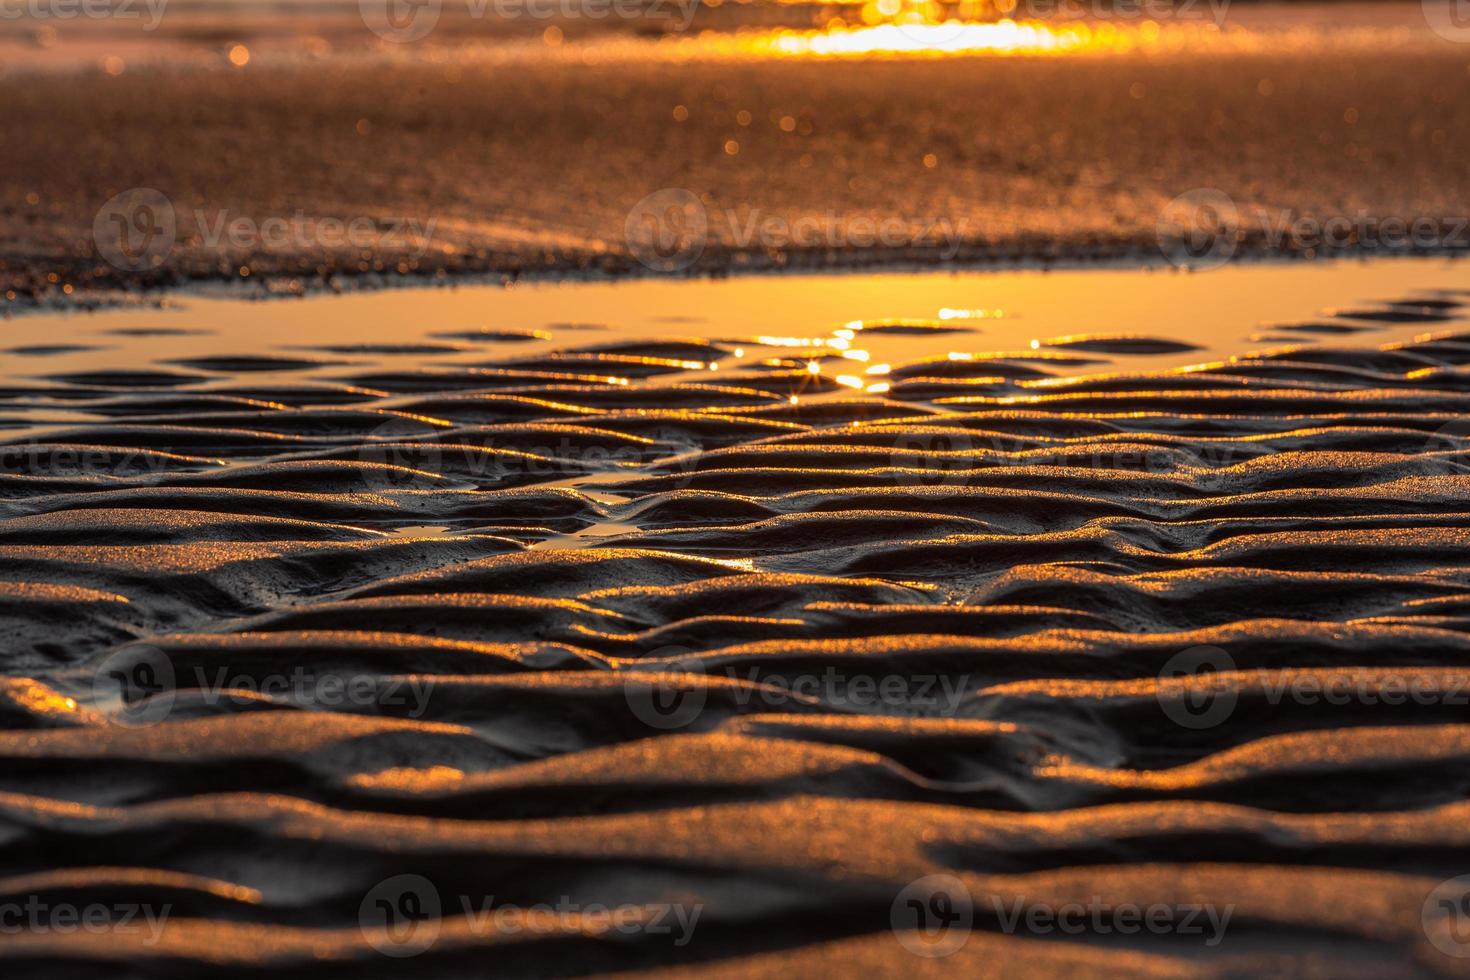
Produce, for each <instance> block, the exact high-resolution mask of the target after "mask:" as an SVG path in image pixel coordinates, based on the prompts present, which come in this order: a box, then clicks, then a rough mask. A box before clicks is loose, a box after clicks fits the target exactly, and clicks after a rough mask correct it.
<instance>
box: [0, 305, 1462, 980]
mask: <svg viewBox="0 0 1470 980" xmlns="http://www.w3.org/2000/svg"><path fill="white" fill-rule="evenodd" d="M1427 302H1428V301H1423V300H1415V301H1413V302H1412V303H1408V302H1387V303H1384V304H1383V305H1382V306H1381V308H1380V307H1375V306H1373V305H1371V304H1365V305H1363V306H1361V307H1354V308H1352V309H1344V310H1342V311H1338V312H1336V313H1335V314H1331V315H1329V316H1327V317H1324V320H1326V319H1331V320H1332V322H1322V323H1316V322H1311V323H1301V324H1288V325H1282V326H1277V327H1272V328H1270V329H1271V331H1273V332H1274V333H1275V334H1277V335H1291V336H1292V338H1293V339H1292V340H1291V341H1290V343H1289V344H1287V345H1286V346H1282V347H1277V348H1270V349H1264V350H1261V351H1258V352H1255V353H1250V354H1244V355H1242V356H1240V357H1237V358H1234V359H1231V360H1228V361H1220V362H1215V363H1207V364H1200V365H1195V366H1190V367H1182V368H1177V369H1172V370H1162V369H1160V370H1154V371H1148V370H1133V369H1130V370H1128V371H1118V372H1114V373H1105V372H1106V368H1107V364H1108V363H1109V361H1108V358H1109V356H1110V355H1114V354H1121V355H1127V356H1135V357H1136V356H1148V355H1154V356H1174V357H1177V356H1178V355H1180V354H1183V353H1187V352H1189V351H1193V350H1196V349H1197V348H1195V347H1193V346H1192V345H1190V344H1188V343H1186V342H1185V341H1184V340H1183V339H1173V338H1166V337H1154V336H1142V335H1121V334H1110V335H1096V336H1088V335H1076V336H1057V337H1054V338H1052V339H1051V340H1049V341H1045V342H1044V343H1043V344H1041V346H1042V347H1044V348H1045V349H1043V350H1033V351H1025V352H1010V353H1007V352H1005V351H1000V352H995V351H991V352H987V351H983V350H975V351H970V352H965V356H962V357H955V356H952V357H947V358H937V359H936V358H932V357H924V358H919V359H916V360H915V361H913V362H912V363H909V364H894V365H893V366H892V371H891V374H889V375H886V376H885V377H886V378H887V380H885V381H884V382H883V383H882V384H881V385H876V386H874V387H872V388H870V389H869V390H867V391H855V390H852V389H853V385H852V384H850V383H848V382H842V383H838V382H836V381H835V380H834V378H835V377H836V372H835V371H834V370H830V369H829V367H830V366H829V365H828V364H827V363H826V361H825V360H824V358H830V355H831V353H832V352H831V351H826V352H823V351H819V350H811V351H807V350H800V349H796V350H789V349H788V350H782V351H781V352H780V355H779V356H773V357H771V358H770V359H768V360H766V361H764V362H759V363H746V364H743V365H740V366H738V367H737V368H736V369H733V370H723V371H717V370H714V369H713V367H712V365H713V362H714V361H715V360H716V359H718V358H719V357H720V356H724V355H725V353H726V352H728V351H733V350H735V349H736V348H737V346H738V345H739V343H740V341H736V340H701V339H690V338H670V339H663V340H652V341H647V342H642V341H625V340H616V341H609V342H608V343H605V344H600V345H598V344H593V343H589V342H587V335H582V337H581V338H580V343H579V340H578V335H576V334H574V333H569V334H568V335H567V336H569V337H571V338H572V339H571V340H570V341H568V347H567V349H565V350H562V351H557V352H553V353H536V354H534V355H532V356H526V355H524V354H518V353H515V352H514V351H513V350H511V349H510V348H500V347H496V346H494V345H496V344H502V343H507V342H510V341H520V340H529V339H532V338H531V337H530V336H529V335H526V334H524V333H523V332H519V331H514V330H507V331H496V330H486V331H479V332H471V333H469V334H465V333H462V332H460V333H453V334H450V333H444V332H440V333H439V334H430V333H428V332H426V333H425V338H423V339H425V341H426V342H425V343H422V344H420V343H415V342H414V338H409V339H408V340H406V341H405V342H404V343H402V344H398V345H393V346H392V348H391V349H388V348H386V347H383V346H381V345H378V346H374V345H351V344H344V345H332V346H326V347H317V348H309V347H307V346H306V345H300V346H298V347H297V348H295V349H296V350H298V351H305V350H312V349H314V350H318V351H322V352H324V353H327V354H330V355H333V356H340V357H341V358H345V359H346V360H347V361H352V360H353V359H354V358H357V357H360V356H365V355H373V354H390V355H392V356H394V357H404V356H415V357H417V356H427V357H432V356H433V355H437V354H441V353H444V352H446V351H447V352H450V353H457V352H460V351H461V350H462V349H463V346H462V344H460V343H459V342H464V344H470V343H479V344H483V345H484V356H485V357H486V360H485V361H483V362H481V363H476V364H474V365H464V364H459V365H454V366H452V367H446V366H444V365H438V366H434V365H432V364H426V363H419V365H418V366H417V367H409V366H404V362H402V361H397V362H394V366H393V367H392V368H386V367H381V366H377V367H373V368H371V369H369V368H366V367H364V366H363V364H365V363H367V362H354V363H350V364H348V363H344V362H343V361H341V360H338V361H332V360H326V359H322V360H318V359H316V358H314V357H309V356H289V354H288V353H284V352H283V353H280V354H276V353H269V352H257V353H256V354H255V355H251V356H246V355H236V354H229V355H228V356H212V357H192V358H181V359H178V360H176V361H175V362H174V363H173V366H170V365H169V364H168V363H166V362H159V363H157V364H155V365H154V366H152V367H150V368H147V369H144V368H129V369H123V368H118V369H115V370H109V371H85V372H68V371H58V372H56V373H55V374H52V375H45V374H44V372H38V373H36V374H34V375H33V376H32V377H30V378H29V379H28V380H26V381H25V383H24V384H18V385H17V386H16V387H14V388H6V389H4V390H3V391H0V415H9V414H10V413H12V412H16V413H19V412H22V411H23V410H24V411H32V410H34V411H35V412H36V413H38V414H37V415H36V416H34V417H27V419H26V420H25V421H23V422H17V423H16V424H15V425H14V426H13V428H16V429H21V430H24V431H23V433H21V434H19V435H16V434H12V435H13V436H14V438H12V440H11V443H10V444H9V445H7V446H5V447H3V450H4V454H5V455H4V460H5V465H4V467H3V469H0V560H3V562H4V565H3V567H4V570H5V574H4V575H3V576H0V578H3V581H0V637H3V638H4V651H5V653H4V655H5V662H4V666H5V672H4V673H5V676H4V677H3V678H0V855H3V864H0V868H3V873H0V907H4V903H5V902H7V901H9V902H20V903H22V905H23V904H24V903H26V902H31V903H32V904H33V905H34V904H36V903H40V904H42V905H43V906H46V907H53V906H56V905H58V904H64V903H72V904H77V905H86V904H89V903H101V904H105V905H107V906H109V907H112V906H113V905H116V904H117V903H132V904H133V905H138V904H141V905H142V906H143V907H145V908H150V909H167V913H166V915H165V916H164V919H166V921H160V922H159V923H157V929H156V931H150V929H149V928H148V927H146V925H140V926H139V928H137V929H133V930H122V929H116V930H111V931H106V932H86V931H81V932H75V933H72V934H67V935H61V934H58V933H56V932H54V931H52V932H48V931H46V930H34V929H31V930H26V931H24V932H23V933H22V934H20V935H13V936H7V937H6V940H5V941H4V942H3V943H0V970H4V971H6V972H7V973H9V972H10V971H14V975H17V976H22V975H43V974H44V975H48V976H119V975H139V976H144V975H146V976H206V975H211V974H217V973H220V972H223V973H227V974H230V975H237V974H238V975H255V974H265V973H270V974H271V975H279V976H301V977H308V976H310V977H324V976H342V977H348V976H352V977H363V976H370V977H385V978H386V977H403V976H420V975H424V976H429V975H432V976H465V977H471V976H483V975H485V973H486V970H487V964H492V965H493V971H494V972H495V973H496V974H497V975H501V974H503V975H526V976H532V975H537V976H541V975H575V974H595V973H615V972H622V971H639V972H646V973H650V974H652V975H655V976H661V975H665V974H668V975H674V974H678V975H693V974H695V973H698V974H700V975H704V974H711V975H715V976H732V977H734V976H766V975H771V976H777V975H780V976H790V975H801V974H803V973H805V972H808V971H815V970H816V969H824V970H831V969H833V968H834V967H835V968H836V969H838V970H843V971H847V972H850V973H852V974H853V975H875V974H891V975H909V974H914V975H941V974H942V975H946V976H953V975H955V973H956V971H964V972H973V973H980V974H985V975H1010V974H1011V973H1014V974H1016V975H1018V976H1021V975H1035V974H1037V973H1047V974H1050V973H1066V974H1075V975H1079V976H1088V977H1091V976H1098V977H1102V976H1109V977H1111V976H1119V975H1138V976H1150V977H1185V976H1188V977H1196V976H1207V977H1214V976H1219V977H1235V976H1255V975H1285V974H1292V975H1321V976H1333V977H1375V978H1377V977H1400V976H1402V977H1411V976H1459V975H1464V974H1465V973H1466V972H1467V968H1466V964H1467V963H1470V959H1466V958H1462V957H1460V956H1459V955H1458V954H1457V953H1456V952H1455V951H1461V952H1465V953H1470V944H1467V943H1464V942H1462V941H1461V939H1460V934H1459V933H1457V932H1455V931H1454V926H1455V922H1454V920H1453V919H1446V918H1445V917H1444V916H1442V915H1441V914H1440V911H1439V910H1440V909H1441V908H1442V906H1441V905H1440V904H1437V903H1438V902H1439V901H1440V898H1443V894H1445V893H1442V892H1441V891H1436V889H1437V887H1439V886H1440V885H1441V883H1442V882H1444V881H1446V880H1447V879H1453V878H1456V877H1457V876H1459V875H1461V874H1465V873H1467V872H1470V831H1467V829H1466V828H1467V826H1470V823H1467V816H1470V810H1467V807H1470V804H1467V803H1466V798H1467V796H1470V724H1467V720H1470V715H1467V713H1466V711H1467V709H1466V707H1465V705H1466V704H1467V703H1470V507H1467V505H1466V500H1467V492H1470V423H1466V421H1465V418H1464V417H1465V414H1466V412H1467V409H1470V384H1467V380H1466V379H1467V378H1470V334H1465V333H1459V332H1457V328H1456V325H1455V324H1456V322H1457V321H1458V319H1459V317H1460V307H1459V304H1458V302H1456V301H1452V300H1448V299H1444V300H1434V301H1433V303H1434V305H1433V307H1432V310H1433V312H1432V313H1429V312H1425V310H1426V309H1428V307H1427V306H1426V305H1425V304H1426V303H1427ZM1421 321H1424V322H1433V323H1434V324H1435V328H1436V329H1442V330H1443V332H1442V333H1437V334H1433V335H1424V336H1419V337H1412V336H1410V335H1408V334H1405V335H1404V336H1405V337H1408V338H1409V339H1400V340H1396V341H1393V342H1391V343H1387V344H1383V345H1381V346H1377V347H1374V346H1371V345H1369V344H1367V343H1366V342H1364V344H1363V346H1352V345H1353V344H1354V343H1355V340H1354V334H1355V333H1356V332H1357V331H1358V330H1361V329H1368V328H1367V327H1362V326H1360V325H1358V324H1360V323H1362V322H1369V323H1376V324H1385V323H1388V324H1395V325H1399V326H1403V325H1408V326H1409V327H1412V326H1413V324H1415V323H1418V322H1421ZM870 326H871V327H872V329H873V331H874V332H875V333H879V332H888V333H903V334H905V335H916V334H917V333H923V332H928V333H938V332H943V331H944V330H945V329H946V328H943V327H939V326H935V325H925V324H923V323H920V322H918V321H915V322H912V323H909V322H907V321H874V323H872V324H871V325H870ZM858 329H862V328H861V326H859V328H858ZM426 331H427V328H426ZM429 336H439V337H441V338H444V339H447V340H448V341H449V342H448V343H443V344H435V343H429V342H427V338H428V337H429ZM538 339H540V340H544V339H545V338H544V337H540V338H538ZM1319 341H1320V345H1319V344H1318V342H1319ZM971 342H973V337H972V338H967V339H957V340H955V343H957V344H958V343H971ZM746 343H750V342H749V341H746ZM521 349H522V351H524V350H525V349H526V348H525V347H524V345H522V346H521ZM28 353H39V352H37V351H32V352H28ZM496 354H499V355H501V356H498V357H497V356H493V355H496ZM1084 355H1085V356H1084ZM837 360H838V363H839V364H843V366H844V368H845V367H847V366H850V365H851V364H852V363H853V362H851V361H847V362H842V360H841V359H840V358H839V359H837ZM42 361H43V359H42V358H38V359H37V360H35V361H28V363H32V364H34V363H41V362H42ZM808 361H810V363H811V364H812V365H813V366H812V367H811V368H808V367H807V364H808ZM706 362H709V363H708V364H707V363H706ZM344 370H345V371H346V373H345V374H344V373H343V371H344ZM197 372H203V373H197ZM1080 372H1088V373H1080ZM257 373H259V374H260V375H261V376H260V377H259V378H256V377H255V376H256V375H257ZM207 375H223V376H224V377H223V378H222V379H221V378H218V377H216V378H212V379H211V378H210V377H207ZM221 380H223V381H225V382H227V384H226V385H223V386H222V385H221V384H220V382H221ZM256 380H259V381H261V384H259V385H256V384H254V383H253V382H254V381H256ZM860 386H861V385H860ZM885 386H886V387H885ZM46 413H50V414H49V415H48V414H46ZM935 875H947V876H950V877H949V878H945V879H943V882H945V884H944V885H943V887H944V888H947V889H950V891H949V892H947V893H946V894H948V895H949V896H950V897H951V898H953V897H954V895H956V894H961V895H963V896H964V898H963V900H962V902H961V903H960V906H953V905H943V904H940V905H936V904H934V902H933V901H932V899H933V889H934V888H935V887H937V886H936V885H934V883H933V882H934V880H935V879H933V878H932V876H935ZM404 876H416V877H413V878H409V879H405V878H404ZM405 882H407V884H405ZM915 882H918V883H919V885H918V886H916V885H915V884H914V883H915ZM925 882H927V883H928V884H924V883H925ZM915 887H919V888H920V891H919V892H914V891H913V889H914V888H915ZM925 888H927V889H929V891H928V892H925V891H924V890H923V889H925ZM385 889H386V890H385ZM915 894H917V895H919V898H920V901H919V905H918V906H917V907H919V908H926V909H930V910H937V911H954V909H955V908H957V907H961V906H962V908H963V911H964V914H965V915H964V922H963V923H962V924H956V925H954V930H953V932H950V933H945V934H946V935H952V936H954V937H957V939H958V940H963V942H962V943H958V942H957V943H956V944H954V945H953V948H943V949H937V948H936V946H935V943H936V942H943V940H942V938H941V940H936V939H935V936H934V934H933V931H932V930H930V931H929V932H927V933H926V932H925V930H924V929H923V928H921V926H922V925H923V923H918V922H915V921H912V917H913V908H914V907H911V906H909V905H907V904H906V901H907V899H906V896H909V897H912V896H914V895H915ZM405 896H408V897H410V898H412V900H413V901H411V902H410V901H407V899H406V898H405ZM1436 896H1440V898H1436ZM487 903H490V904H489V905H487ZM558 903H561V904H562V905H563V906H565V908H564V909H563V910H562V911H557V912H555V914H554V915H550V917H548V914H547V913H543V912H539V911H537V909H538V906H547V907H550V908H553V909H555V908H557V907H558ZM1069 904H1070V905H1073V906H1076V907H1079V908H1087V909H1095V908H1101V909H1103V910H1105V914H1104V913H1099V915H1101V918H1098V917H1096V916H1094V917H1091V918H1088V919H1087V921H1086V923H1085V924H1084V926H1083V927H1081V928H1080V929H1078V930H1076V931H1066V930H1058V929H1056V928H1051V929H1048V928H1045V927H1043V926H1038V925H1036V924H1035V923H1034V922H1033V923H1032V924H1030V925H1028V924H1027V922H1028V920H1027V919H1025V918H1024V917H1023V918H1022V919H1021V920H1019V922H1020V924H1019V925H1018V924H1017V922H1018V920H1017V919H1015V918H1014V916H1013V911H1014V910H1016V909H1020V910H1022V911H1024V910H1025V909H1028V908H1034V909H1041V910H1043V911H1045V910H1055V909H1058V908H1061V907H1066V906H1069ZM491 906H493V907H494V908H497V909H501V910H502V911H503V913H504V914H502V915H498V916H493V917H491V916H487V915H485V914H483V913H484V910H485V909H486V908H487V907H491ZM610 907H617V908H620V909H622V910H623V911H624V912H625V913H626V915H627V918H626V920H625V921H623V924H624V925H625V926H628V928H626V929H621V930H620V929H618V928H616V927H615V926H614V925H612V924H610V921H609V919H608V918H607V916H606V915H604V914H601V913H600V912H599V910H605V909H607V908H610ZM1130 907H1140V908H1150V907H1156V908H1163V909H1166V910H1168V911H1169V912H1170V913H1171V914H1175V913H1179V912H1180V910H1186V909H1196V910H1197V911H1199V914H1200V915H1201V916H1203V918H1201V919H1200V922H1201V923H1205V925H1204V926H1203V927H1202V928H1201V929H1196V930H1194V931H1191V930H1190V929H1185V928H1175V929H1170V930H1149V929H1143V930H1135V931H1133V932H1127V931H1125V930H1117V929H1112V928H1108V925H1109V923H1112V922H1114V921H1115V919H1113V918H1110V916H1113V915H1114V914H1115V913H1117V911H1118V910H1119V909H1123V908H1130ZM670 910H676V911H677V914H678V915H683V916H686V919H684V920H677V918H674V919H670V922H672V923H674V925H673V926H672V927H670V928H662V927H659V926H657V919H658V917H660V916H663V915H665V914H673V913H670ZM1107 910H1111V911H1107ZM1200 910H1203V911H1200ZM399 913H403V915H404V916H406V918H404V919H403V920H402V921H399V919H398V918H397V916H398V915H399ZM1017 914H1019V913H1017ZM1089 914H1091V913H1089ZM385 915H387V916H389V918H387V919H385V918H384V916H385ZM538 916H539V917H538ZM905 916H908V918H905ZM1210 916H1214V917H1215V919H1214V920H1211V919H1210V918H1209V917H1210ZM1210 923H1212V924H1210ZM915 949H918V950H919V951H920V953H927V954H933V953H935V952H944V953H947V954H948V955H946V956H942V957H941V956H934V955H920V954H916V953H915V952H913V950H915ZM385 950H386V952H385ZM1447 950H1449V951H1451V952H1447ZM406 954H412V955H411V956H409V955H406ZM128 970H131V971H133V972H132V973H128V972H127V971H128Z"/></svg>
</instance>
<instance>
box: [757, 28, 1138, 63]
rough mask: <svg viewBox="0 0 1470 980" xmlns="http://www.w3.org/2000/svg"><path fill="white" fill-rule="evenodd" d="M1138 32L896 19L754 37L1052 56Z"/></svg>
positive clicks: (873, 48) (1118, 41)
mask: <svg viewBox="0 0 1470 980" xmlns="http://www.w3.org/2000/svg"><path fill="white" fill-rule="evenodd" d="M1136 40H1138V38H1136V37H1135V36H1134V32H1120V31H1118V30H1116V29H1112V30H1108V31H1102V30H1095V29H1094V28H1092V27H1090V26H1089V25H1087V24H1064V25H1057V26H1050V25H1046V24H1041V23H1033V22H1017V21H1013V20H1002V21H997V22H993V23H967V22H963V21H945V22H942V23H892V24H877V25H873V26H865V27H852V28H849V27H846V26H841V27H833V28H831V29H829V30H826V31H815V32H796V31H782V32H779V33H777V34H775V35H773V36H769V37H763V38H752V39H751V43H752V45H753V46H755V47H756V48H757V49H759V48H761V47H763V46H769V48H770V50H771V52H772V53H775V54H784V55H798V56H799V55H825V56H840V55H865V54H881V53H887V52H893V53H920V54H921V53H928V52H936V53H949V52H993V53H1013V54H1048V53H1058V52H1064V51H1071V50H1075V49H1077V48H1084V47H1089V46H1092V47H1105V46H1117V45H1128V46H1131V45H1132V44H1133V43H1135V42H1136Z"/></svg>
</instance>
